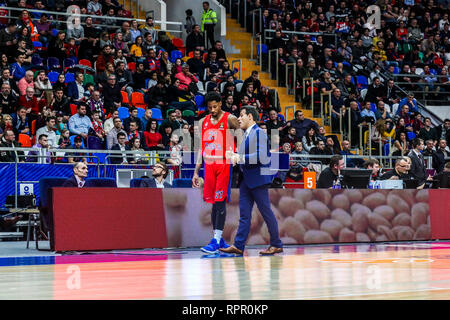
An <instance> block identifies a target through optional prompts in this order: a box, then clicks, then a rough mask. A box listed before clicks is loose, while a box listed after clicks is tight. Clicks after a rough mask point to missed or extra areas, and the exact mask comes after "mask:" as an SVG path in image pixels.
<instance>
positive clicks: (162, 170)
mask: <svg viewBox="0 0 450 320" xmlns="http://www.w3.org/2000/svg"><path fill="white" fill-rule="evenodd" d="M168 174H169V169H168V168H167V166H166V164H164V163H162V162H160V163H157V164H155V165H154V166H153V168H152V176H153V178H148V177H146V179H142V182H141V187H142V188H172V185H171V184H170V183H168V182H166V181H165V179H166V178H167V175H168Z"/></svg>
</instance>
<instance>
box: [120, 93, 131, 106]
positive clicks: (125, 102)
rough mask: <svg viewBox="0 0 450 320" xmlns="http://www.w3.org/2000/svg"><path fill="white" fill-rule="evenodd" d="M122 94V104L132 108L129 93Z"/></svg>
mask: <svg viewBox="0 0 450 320" xmlns="http://www.w3.org/2000/svg"><path fill="white" fill-rule="evenodd" d="M120 93H121V94H122V104H123V105H126V106H128V107H129V106H130V100H129V97H128V93H127V92H125V91H120Z"/></svg>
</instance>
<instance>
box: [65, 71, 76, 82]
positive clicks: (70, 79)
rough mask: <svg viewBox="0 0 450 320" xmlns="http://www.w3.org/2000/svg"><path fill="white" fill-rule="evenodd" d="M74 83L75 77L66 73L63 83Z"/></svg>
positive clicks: (70, 73)
mask: <svg viewBox="0 0 450 320" xmlns="http://www.w3.org/2000/svg"><path fill="white" fill-rule="evenodd" d="M74 81H75V75H74V74H73V73H72V72H67V73H66V74H65V81H64V82H65V83H69V82H74Z"/></svg>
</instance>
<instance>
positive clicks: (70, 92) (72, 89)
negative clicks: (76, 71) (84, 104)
mask: <svg viewBox="0 0 450 320" xmlns="http://www.w3.org/2000/svg"><path fill="white" fill-rule="evenodd" d="M67 96H68V97H69V98H72V99H74V100H76V99H80V98H81V97H80V96H79V92H78V87H77V84H76V82H75V81H74V82H69V83H68V84H67Z"/></svg>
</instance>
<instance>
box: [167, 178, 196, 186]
mask: <svg viewBox="0 0 450 320" xmlns="http://www.w3.org/2000/svg"><path fill="white" fill-rule="evenodd" d="M172 187H173V188H192V179H183V178H179V179H174V180H173V182H172Z"/></svg>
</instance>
